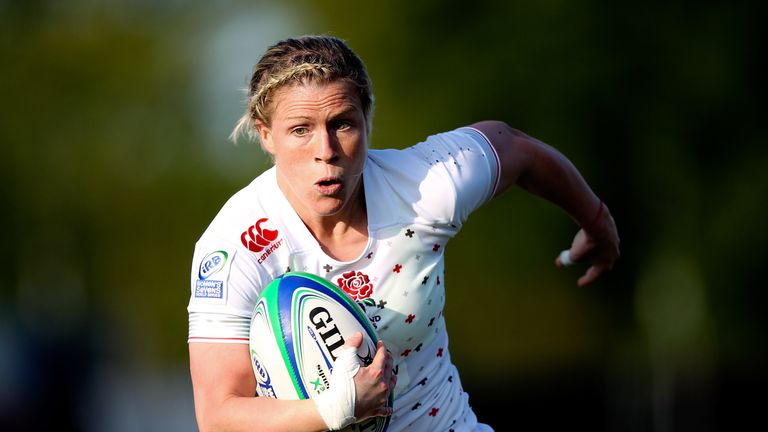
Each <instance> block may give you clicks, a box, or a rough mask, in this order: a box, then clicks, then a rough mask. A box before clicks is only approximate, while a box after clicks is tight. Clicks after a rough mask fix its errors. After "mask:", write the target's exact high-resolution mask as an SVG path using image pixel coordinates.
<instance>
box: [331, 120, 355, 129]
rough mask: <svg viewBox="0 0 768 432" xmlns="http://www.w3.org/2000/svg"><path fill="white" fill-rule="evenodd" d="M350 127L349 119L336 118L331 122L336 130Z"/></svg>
mask: <svg viewBox="0 0 768 432" xmlns="http://www.w3.org/2000/svg"><path fill="white" fill-rule="evenodd" d="M351 127H352V122H350V121H349V120H336V121H335V122H334V123H333V128H334V129H336V130H347V129H349V128H351Z"/></svg>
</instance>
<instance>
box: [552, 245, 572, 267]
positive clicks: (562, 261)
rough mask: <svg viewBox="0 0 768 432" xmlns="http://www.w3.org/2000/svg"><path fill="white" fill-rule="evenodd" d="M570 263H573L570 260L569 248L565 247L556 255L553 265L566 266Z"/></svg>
mask: <svg viewBox="0 0 768 432" xmlns="http://www.w3.org/2000/svg"><path fill="white" fill-rule="evenodd" d="M572 264H573V261H572V260H571V251H570V249H566V250H564V251H562V252H560V255H558V256H557V258H555V265H556V266H558V267H567V266H569V265H572Z"/></svg>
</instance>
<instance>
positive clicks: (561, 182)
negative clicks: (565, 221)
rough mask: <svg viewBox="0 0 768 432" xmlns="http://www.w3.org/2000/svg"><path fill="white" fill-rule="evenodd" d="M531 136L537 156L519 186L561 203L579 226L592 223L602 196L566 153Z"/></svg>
mask: <svg viewBox="0 0 768 432" xmlns="http://www.w3.org/2000/svg"><path fill="white" fill-rule="evenodd" d="M529 139H531V140H532V142H531V143H530V144H529V146H530V147H531V151H532V152H534V155H533V157H531V158H530V160H531V163H530V165H529V166H528V169H526V170H525V171H523V172H522V173H521V175H520V177H518V179H517V184H518V186H520V187H521V188H523V189H525V190H526V191H528V192H530V193H532V194H535V195H538V196H540V197H542V198H544V199H546V200H548V201H550V202H552V203H554V204H555V205H557V206H559V207H560V208H562V209H563V210H564V211H565V212H566V213H568V214H569V215H570V216H571V217H572V218H573V219H574V220H575V221H576V223H578V224H579V225H580V226H582V227H585V228H586V227H588V226H590V225H592V224H593V223H594V220H595V216H596V215H597V213H598V211H599V208H600V199H599V198H598V197H597V196H596V195H595V194H594V192H592V189H591V188H590V187H589V185H588V184H587V182H586V181H585V180H584V178H583V177H582V176H581V174H580V173H579V171H578V170H577V169H576V167H575V166H574V165H573V164H572V163H571V162H570V161H569V160H568V159H567V158H566V157H565V156H563V155H562V154H561V153H560V152H558V151H557V150H556V149H554V148H553V147H551V146H549V145H547V144H544V143H542V142H541V141H538V140H535V139H533V138H529Z"/></svg>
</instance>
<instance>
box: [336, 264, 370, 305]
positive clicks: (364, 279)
mask: <svg viewBox="0 0 768 432" xmlns="http://www.w3.org/2000/svg"><path fill="white" fill-rule="evenodd" d="M341 276H342V277H340V278H339V279H338V281H337V283H338V285H339V288H341V289H343V290H344V292H345V293H347V294H349V295H350V296H351V297H352V300H355V301H357V300H363V299H367V298H368V297H370V296H371V294H372V293H373V285H372V284H371V281H370V280H369V279H368V275H367V274H364V273H363V272H355V271H354V270H353V271H350V272H346V273H344V274H342V275H341Z"/></svg>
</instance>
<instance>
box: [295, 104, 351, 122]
mask: <svg viewBox="0 0 768 432" xmlns="http://www.w3.org/2000/svg"><path fill="white" fill-rule="evenodd" d="M355 110H357V107H356V106H354V105H347V106H346V107H344V108H343V109H342V110H341V111H339V112H338V113H336V114H334V115H333V116H332V118H336V117H341V116H345V115H348V114H350V113H353V112H354V111H355ZM285 119H286V120H311V118H310V117H307V116H305V115H292V116H290V117H286V118H285Z"/></svg>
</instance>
